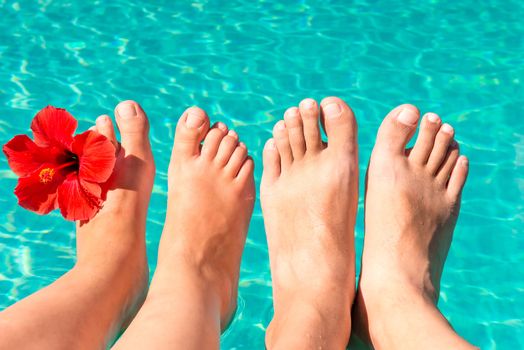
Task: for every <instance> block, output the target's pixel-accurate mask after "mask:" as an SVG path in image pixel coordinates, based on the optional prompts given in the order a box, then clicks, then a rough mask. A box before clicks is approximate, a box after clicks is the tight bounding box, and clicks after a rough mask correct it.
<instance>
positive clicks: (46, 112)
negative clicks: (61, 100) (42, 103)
mask: <svg viewBox="0 0 524 350" xmlns="http://www.w3.org/2000/svg"><path fill="white" fill-rule="evenodd" d="M77 125H78V122H77V121H76V119H75V118H74V117H73V116H72V115H71V114H69V113H68V112H67V111H66V110H65V109H62V108H55V107H53V106H47V107H46V108H44V109H42V110H41V111H40V112H38V113H37V114H36V116H35V118H34V119H33V122H32V123H31V130H33V135H34V137H35V142H36V144H37V145H39V146H43V147H46V146H57V147H63V148H66V149H69V148H70V146H71V142H73V133H74V132H75V130H76V127H77Z"/></svg>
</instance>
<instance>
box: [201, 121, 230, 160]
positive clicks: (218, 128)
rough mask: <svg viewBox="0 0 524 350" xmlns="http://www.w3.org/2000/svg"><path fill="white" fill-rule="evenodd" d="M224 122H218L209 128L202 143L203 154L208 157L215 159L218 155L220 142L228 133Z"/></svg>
mask: <svg viewBox="0 0 524 350" xmlns="http://www.w3.org/2000/svg"><path fill="white" fill-rule="evenodd" d="M224 126H225V124H223V123H216V124H215V125H213V127H212V128H211V129H210V130H209V132H208V133H207V135H206V137H205V138H204V143H203V145H202V150H201V154H202V156H204V157H206V158H207V159H213V158H215V156H216V155H217V152H218V148H219V146H220V142H221V141H222V139H223V138H224V137H225V136H226V135H227V127H225V128H224Z"/></svg>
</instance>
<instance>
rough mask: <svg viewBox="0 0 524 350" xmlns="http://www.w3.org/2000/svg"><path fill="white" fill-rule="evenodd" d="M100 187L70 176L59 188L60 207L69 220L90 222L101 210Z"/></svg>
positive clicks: (74, 175) (75, 176)
mask: <svg viewBox="0 0 524 350" xmlns="http://www.w3.org/2000/svg"><path fill="white" fill-rule="evenodd" d="M101 192H102V190H101V189H100V186H99V185H97V184H94V183H90V182H87V181H84V180H82V179H80V178H79V177H78V174H76V173H73V174H69V175H68V176H67V178H66V180H65V181H64V182H63V183H62V184H61V185H60V186H59V187H58V206H59V207H60V212H61V213H62V215H63V216H64V218H66V219H67V220H89V219H91V218H92V217H93V216H95V214H96V213H97V212H98V210H99V209H100V203H101V199H100V196H101Z"/></svg>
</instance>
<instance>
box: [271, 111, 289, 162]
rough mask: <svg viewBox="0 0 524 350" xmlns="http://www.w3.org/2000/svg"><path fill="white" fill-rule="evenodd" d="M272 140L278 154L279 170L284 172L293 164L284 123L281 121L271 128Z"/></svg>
mask: <svg viewBox="0 0 524 350" xmlns="http://www.w3.org/2000/svg"><path fill="white" fill-rule="evenodd" d="M273 139H274V140H275V144H276V146H277V150H278V153H279V154H280V161H281V170H285V169H287V168H289V167H290V166H291V164H292V163H293V152H292V151H291V145H290V143H289V135H288V131H287V127H286V123H285V122H284V121H283V120H280V121H278V122H277V123H276V124H275V126H274V127H273Z"/></svg>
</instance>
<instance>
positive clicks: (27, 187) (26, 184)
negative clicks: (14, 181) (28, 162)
mask: <svg viewBox="0 0 524 350" xmlns="http://www.w3.org/2000/svg"><path fill="white" fill-rule="evenodd" d="M63 180H64V175H63V174H62V173H61V172H60V171H56V170H54V165H53V164H44V165H43V166H41V167H40V168H38V169H37V170H36V171H35V172H34V173H33V174H32V175H31V176H28V177H24V178H20V179H19V180H18V185H17V186H16V188H15V195H16V196H17V197H18V204H20V206H21V207H23V208H25V209H29V210H31V211H34V212H37V213H38V214H42V215H43V214H47V213H49V212H50V211H52V210H54V209H56V208H57V202H56V197H57V188H58V186H60V184H61V183H62V181H63Z"/></svg>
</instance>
